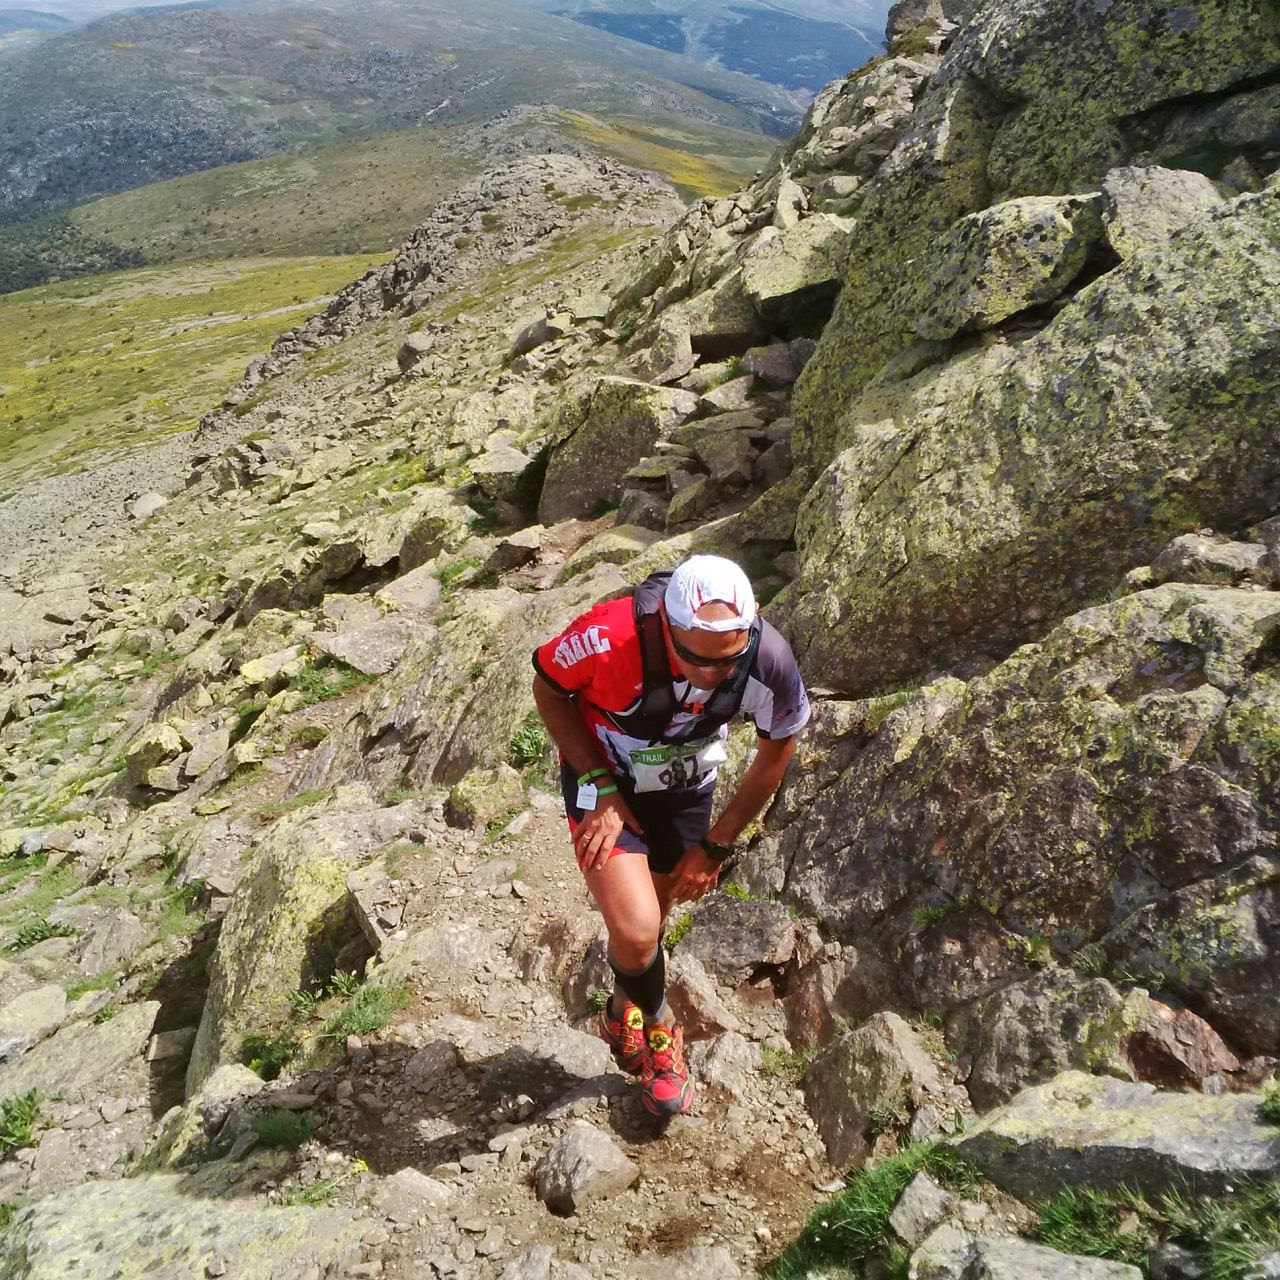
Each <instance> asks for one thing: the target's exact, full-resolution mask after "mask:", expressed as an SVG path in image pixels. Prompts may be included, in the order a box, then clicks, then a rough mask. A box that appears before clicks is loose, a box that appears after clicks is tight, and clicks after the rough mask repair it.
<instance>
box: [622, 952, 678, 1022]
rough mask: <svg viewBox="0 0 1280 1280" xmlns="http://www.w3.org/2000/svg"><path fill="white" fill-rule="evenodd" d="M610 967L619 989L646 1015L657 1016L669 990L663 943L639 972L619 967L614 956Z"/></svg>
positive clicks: (649, 1016) (648, 1016)
mask: <svg viewBox="0 0 1280 1280" xmlns="http://www.w3.org/2000/svg"><path fill="white" fill-rule="evenodd" d="M609 967H610V968H611V969H612V970H613V976H614V977H615V978H616V979H617V982H618V990H619V991H621V992H622V994H623V995H624V996H626V997H627V999H628V1000H630V1001H631V1002H632V1004H637V1005H639V1006H640V1012H641V1013H643V1014H644V1015H645V1017H647V1018H653V1017H656V1016H657V1015H658V1014H659V1013H660V1012H661V1011H662V1003H663V1000H664V999H665V998H666V992H667V958H666V954H665V953H664V952H663V950H662V946H661V944H659V946H658V949H657V950H656V951H655V952H654V953H653V959H652V960H650V961H649V963H648V964H647V965H646V966H645V967H644V968H643V969H641V970H639V971H638V972H637V971H635V970H633V971H631V972H630V973H628V972H627V970H625V969H620V968H618V966H617V964H615V963H614V959H613V957H612V956H610V957H609Z"/></svg>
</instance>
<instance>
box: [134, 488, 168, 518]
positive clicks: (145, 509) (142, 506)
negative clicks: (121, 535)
mask: <svg viewBox="0 0 1280 1280" xmlns="http://www.w3.org/2000/svg"><path fill="white" fill-rule="evenodd" d="M168 505H169V499H168V498H166V497H165V496H164V495H163V494H161V493H144V494H143V495H142V496H141V497H140V498H136V499H135V500H134V501H133V502H131V503H130V504H129V514H130V515H131V516H132V517H133V518H134V519H135V520H149V519H150V518H151V517H152V516H154V515H156V514H157V513H158V512H161V511H163V510H164V509H165V507H167V506H168Z"/></svg>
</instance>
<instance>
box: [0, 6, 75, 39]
mask: <svg viewBox="0 0 1280 1280" xmlns="http://www.w3.org/2000/svg"><path fill="white" fill-rule="evenodd" d="M69 26H71V22H70V21H69V20H68V19H67V18H60V17H59V16H58V15H57V14H56V13H42V12H40V11H39V10H38V9H0V36H8V35H12V34H13V33H14V32H16V31H63V30H65V29H66V28H67V27H69Z"/></svg>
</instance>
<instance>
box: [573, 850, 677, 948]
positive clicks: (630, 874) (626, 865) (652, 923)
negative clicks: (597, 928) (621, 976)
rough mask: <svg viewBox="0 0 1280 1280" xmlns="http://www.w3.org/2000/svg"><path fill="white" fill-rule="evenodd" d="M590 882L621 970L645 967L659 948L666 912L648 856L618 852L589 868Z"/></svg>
mask: <svg viewBox="0 0 1280 1280" xmlns="http://www.w3.org/2000/svg"><path fill="white" fill-rule="evenodd" d="M586 881H587V888H588V889H589V890H590V891H591V896H592V897H593V898H594V899H595V900H596V906H597V907H599V909H600V914H601V915H602V916H603V917H604V923H605V927H606V928H607V929H608V930H609V954H610V955H611V956H612V957H613V961H614V963H615V964H616V965H617V966H618V967H619V968H620V969H630V970H639V969H643V968H644V967H645V965H646V964H648V963H649V961H650V960H651V959H652V958H653V953H654V951H656V950H657V947H658V935H659V933H660V931H661V929H662V920H663V916H664V914H665V912H664V911H663V908H662V905H661V903H660V901H659V898H658V893H657V889H656V887H655V882H654V877H653V876H651V875H650V874H649V859H648V856H647V855H646V854H643V853H617V852H615V853H614V854H613V856H612V857H611V858H610V859H609V860H608V862H606V863H605V864H604V866H603V867H601V868H600V869H599V870H598V871H588V872H587V873H586Z"/></svg>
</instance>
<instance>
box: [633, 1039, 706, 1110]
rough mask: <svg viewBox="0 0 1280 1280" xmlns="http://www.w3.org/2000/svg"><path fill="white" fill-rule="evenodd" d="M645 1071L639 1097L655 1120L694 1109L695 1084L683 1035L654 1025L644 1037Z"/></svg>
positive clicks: (641, 1079) (642, 1075)
mask: <svg viewBox="0 0 1280 1280" xmlns="http://www.w3.org/2000/svg"><path fill="white" fill-rule="evenodd" d="M645 1039H646V1041H647V1043H646V1045H645V1048H646V1050H647V1053H646V1055H645V1063H644V1070H643V1071H642V1072H641V1074H640V1096H641V1097H642V1098H643V1099H644V1105H645V1108H646V1110H648V1111H649V1112H650V1113H651V1114H653V1115H655V1116H678V1115H679V1114H680V1113H681V1112H683V1111H688V1110H689V1108H690V1107H691V1106H692V1105H693V1081H692V1080H690V1079H689V1068H688V1067H686V1066H685V1063H684V1031H683V1030H682V1029H681V1028H680V1027H679V1026H678V1025H673V1026H670V1027H665V1026H663V1025H662V1023H660V1022H655V1023H654V1024H653V1026H651V1027H648V1028H647V1029H646V1033H645Z"/></svg>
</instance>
